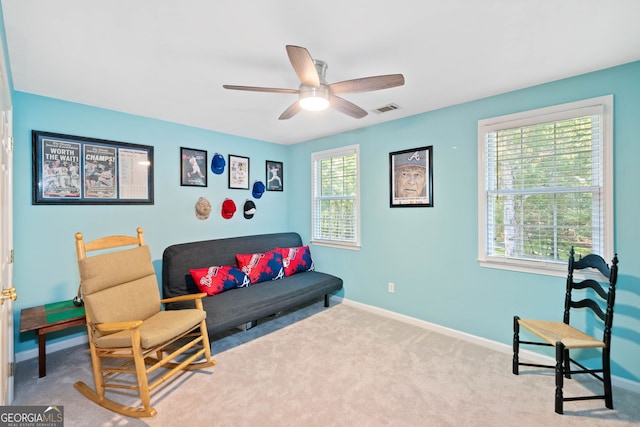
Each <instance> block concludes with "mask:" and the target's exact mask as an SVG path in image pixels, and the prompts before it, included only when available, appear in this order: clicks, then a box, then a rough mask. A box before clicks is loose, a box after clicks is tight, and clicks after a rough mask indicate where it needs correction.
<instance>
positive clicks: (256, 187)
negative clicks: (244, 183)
mask: <svg viewBox="0 0 640 427" xmlns="http://www.w3.org/2000/svg"><path fill="white" fill-rule="evenodd" d="M262 193H264V184H263V183H262V181H256V182H254V183H253V190H252V191H251V194H253V197H255V198H256V199H259V198H260V197H262Z"/></svg>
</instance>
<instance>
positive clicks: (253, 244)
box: [162, 232, 342, 339]
mask: <svg viewBox="0 0 640 427" xmlns="http://www.w3.org/2000/svg"><path fill="white" fill-rule="evenodd" d="M296 247H303V245H302V240H301V238H300V235H299V234H298V233H291V232H285V233H274V234H262V235H252V236H243V237H232V238H224V239H214V240H204V241H198V242H189V243H180V244H175V245H171V246H169V247H168V248H166V249H165V251H164V253H163V256H162V291H163V297H164V298H170V297H176V296H180V295H186V294H192V293H198V292H201V289H200V288H199V287H198V286H197V285H196V283H195V280H194V278H193V277H192V273H191V272H190V270H194V269H204V268H210V267H212V266H237V262H236V255H237V254H259V253H266V252H268V251H272V250H274V249H276V248H296ZM307 249H308V248H307ZM340 289H342V279H340V278H338V277H336V276H333V275H331V274H327V273H322V272H319V271H315V270H310V271H301V272H298V273H296V274H292V275H289V276H284V275H282V276H281V277H278V278H276V279H275V280H266V281H261V282H259V283H255V284H251V285H247V284H245V285H244V286H243V287H236V288H232V289H228V290H224V291H222V292H220V293H216V294H214V295H210V296H207V297H206V298H204V299H203V306H204V309H205V311H206V312H207V319H206V321H207V330H208V333H209V336H210V337H211V338H212V339H213V335H215V334H218V333H221V332H224V331H226V330H229V329H232V328H235V327H238V326H244V325H247V324H251V325H255V324H256V323H257V321H258V320H260V319H263V318H266V317H268V316H271V315H273V314H277V313H278V312H281V311H283V310H289V309H292V308H295V307H297V306H300V305H302V304H304V303H307V302H312V301H313V300H314V299H320V298H322V297H323V296H324V305H325V307H328V306H329V294H331V293H333V292H336V291H339V290H340ZM192 307H193V302H187V301H180V302H174V303H171V304H168V305H167V307H166V308H167V309H168V310H175V309H182V308H192Z"/></svg>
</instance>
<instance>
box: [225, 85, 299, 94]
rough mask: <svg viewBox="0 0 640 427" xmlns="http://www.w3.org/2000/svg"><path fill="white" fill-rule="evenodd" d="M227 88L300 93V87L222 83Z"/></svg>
mask: <svg viewBox="0 0 640 427" xmlns="http://www.w3.org/2000/svg"><path fill="white" fill-rule="evenodd" d="M222 87H223V88H225V89H233V90H249V91H252V92H274V93H299V92H300V91H299V90H298V89H281V88H276V87H257V86H236V85H222Z"/></svg>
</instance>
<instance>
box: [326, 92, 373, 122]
mask: <svg viewBox="0 0 640 427" xmlns="http://www.w3.org/2000/svg"><path fill="white" fill-rule="evenodd" d="M329 105H330V106H331V108H335V109H336V110H338V111H340V112H341V113H344V114H346V115H347V116H351V117H353V118H354V119H361V118H363V117H364V116H366V115H367V114H368V113H367V112H366V111H364V110H363V109H362V108H360V107H358V106H357V105H356V104H354V103H353V102H349V101H347V100H346V99H343V98H340V97H338V96H335V95H329Z"/></svg>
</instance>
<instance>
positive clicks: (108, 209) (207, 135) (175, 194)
mask: <svg viewBox="0 0 640 427" xmlns="http://www.w3.org/2000/svg"><path fill="white" fill-rule="evenodd" d="M13 106H14V139H15V152H14V170H15V178H14V248H15V264H14V283H15V286H16V289H17V291H18V295H19V298H18V300H17V301H16V303H15V305H14V308H15V325H16V352H20V351H23V350H26V349H30V348H34V347H35V346H36V341H35V335H34V334H33V333H28V334H19V333H18V327H19V319H18V316H19V313H20V309H21V308H23V307H30V306H35V305H40V304H44V303H48V302H53V301H60V300H65V299H70V298H72V297H73V296H74V295H75V293H76V292H77V287H78V271H77V270H78V267H77V261H76V255H75V246H74V242H75V240H74V234H75V232H77V231H82V232H83V233H84V234H85V236H86V237H87V238H88V239H90V240H91V239H93V238H96V237H100V236H103V235H108V234H127V233H132V234H133V233H135V228H136V227H139V226H141V227H143V228H144V231H145V236H146V242H147V244H148V245H149V247H150V249H151V254H152V257H153V259H154V265H155V267H156V272H157V274H158V276H159V277H160V274H161V259H162V251H163V250H164V248H166V247H167V246H169V245H171V244H173V243H179V242H186V241H193V240H204V239H212V238H218V237H229V236H239V235H247V234H257V233H269V232H280V231H287V230H289V228H288V217H289V213H288V211H287V209H286V207H287V203H286V199H287V193H286V192H266V193H265V194H264V195H263V196H262V197H261V198H260V199H257V200H255V202H256V206H257V209H258V211H257V213H256V215H255V216H254V218H253V219H251V220H246V219H245V218H244V217H243V215H242V212H241V211H242V205H243V204H244V201H245V200H246V199H247V198H251V192H250V191H249V190H237V189H233V190H230V189H228V183H227V174H222V175H215V174H213V173H211V172H210V171H208V184H209V185H208V187H206V188H203V187H182V186H180V147H188V148H197V149H201V150H207V151H208V154H209V161H210V159H211V156H212V155H213V154H214V153H215V152H220V153H222V154H223V155H224V156H225V158H226V157H227V155H228V154H235V155H240V156H246V157H249V158H250V181H251V182H252V183H253V181H254V180H257V179H259V180H262V181H264V179H265V160H276V161H282V162H284V164H285V165H286V164H288V163H289V162H288V160H289V157H288V153H287V147H286V146H282V145H277V144H269V143H266V142H262V141H256V140H250V139H244V138H239V137H235V136H231V135H226V134H221V133H217V132H211V131H205V130H202V129H196V128H192V127H187V126H181V125H177V124H172V123H167V122H163V121H158V120H151V119H147V118H142V117H137V116H133V115H128V114H122V113H118V112H114V111H108V110H103V109H99V108H93V107H88V106H85V105H79V104H74V103H70V102H65V101H61V100H56V99H51V98H44V97H40V96H34V95H30V94H26V93H22V92H14V93H13ZM34 129H35V130H42V131H48V132H56V133H63V134H69V135H78V136H85V137H93V138H100V139H107V140H113V141H122V142H130V143H136V144H144V145H152V146H153V147H154V175H155V204H154V205H134V206H104V205H96V206H76V205H72V206H57V205H55V206H52V205H36V206H34V205H32V204H31V185H32V184H31V183H32V179H31V171H32V166H31V165H32V162H31V131H32V130H34ZM284 173H285V176H284V180H285V182H288V181H289V180H290V178H289V175H287V169H286V168H285V169H284ZM200 196H205V197H207V199H209V201H210V202H211V204H212V207H213V211H212V214H211V216H210V217H209V219H208V220H204V221H201V220H198V219H197V218H196V217H195V214H194V211H195V208H194V206H195V203H196V201H197V200H198V197H200ZM226 197H229V198H232V199H233V200H234V201H235V202H236V206H237V207H238V212H236V214H235V216H234V217H233V218H231V219H229V220H226V219H223V218H222V216H221V215H220V207H221V204H222V201H223V200H224V198H226ZM77 330H78V331H84V329H83V328H78V329H77ZM58 335H63V336H64V338H68V337H69V334H68V333H66V332H65V333H59V334H58ZM55 339H56V336H53V339H52V340H51V341H55ZM48 341H49V339H48Z"/></svg>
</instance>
